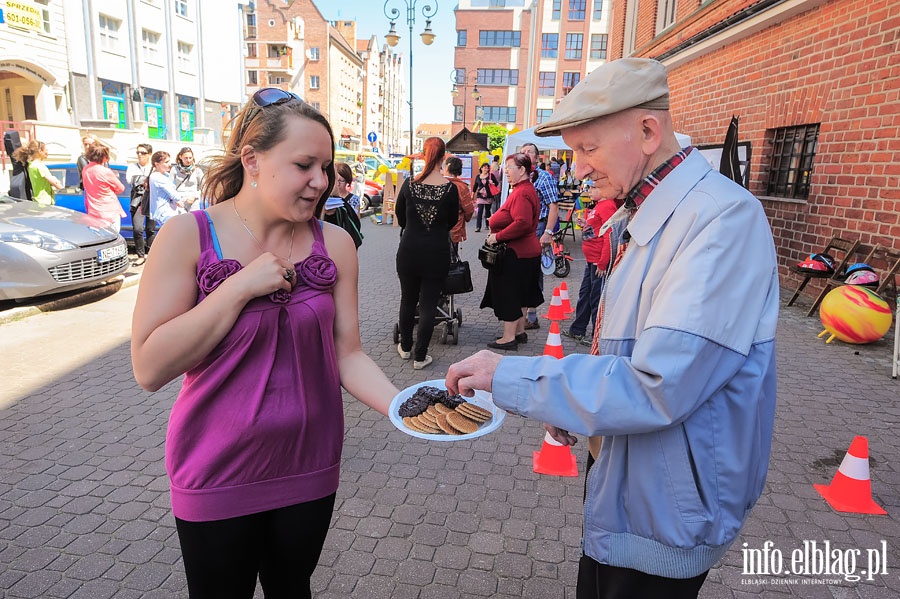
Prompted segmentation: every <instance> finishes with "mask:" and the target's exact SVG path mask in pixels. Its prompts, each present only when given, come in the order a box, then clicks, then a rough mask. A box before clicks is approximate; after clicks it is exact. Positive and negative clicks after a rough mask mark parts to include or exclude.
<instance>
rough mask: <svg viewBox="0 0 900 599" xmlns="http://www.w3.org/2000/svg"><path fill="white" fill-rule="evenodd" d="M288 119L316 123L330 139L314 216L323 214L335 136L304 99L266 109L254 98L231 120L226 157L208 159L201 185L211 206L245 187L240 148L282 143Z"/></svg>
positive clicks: (331, 178)
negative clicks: (325, 181)
mask: <svg viewBox="0 0 900 599" xmlns="http://www.w3.org/2000/svg"><path fill="white" fill-rule="evenodd" d="M288 116H295V117H301V118H305V119H309V120H311V121H315V122H317V123H319V124H320V125H322V126H323V127H325V130H326V131H327V132H328V137H329V138H330V139H331V146H330V147H331V161H330V162H329V163H328V166H327V167H326V168H325V172H326V174H327V175H328V187H327V188H326V189H325V191H324V192H323V194H322V197H321V198H319V201H318V202H317V203H316V209H315V214H319V213H320V212H321V211H322V207H323V206H324V205H325V200H327V199H328V196H330V195H331V190H332V189H334V180H335V179H336V177H335V174H334V133H333V132H332V131H331V125H329V124H328V119H326V118H325V117H324V116H322V113H321V112H319V111H318V110H316V109H315V108H313V107H312V106H310V105H309V104H307V103H306V102H304V101H302V100H296V99H295V100H290V101H288V102H283V103H280V104H270V105H268V106H265V107H263V108H260V107H259V106H257V104H256V102H254V101H253V100H252V99H251V100H250V101H249V102H247V104H246V105H245V106H244V107H243V108H242V109H241V111H240V112H239V113H238V114H237V116H236V117H234V118H233V119H232V120H231V123H230V124H231V132H232V133H231V137H229V138H228V144H227V145H226V146H225V154H224V155H222V156H215V157H213V158H210V159H208V160H205V161H204V163H205V165H207V166H208V170H207V172H206V177H205V178H204V179H203V183H202V185H201V189H200V192H201V196H202V197H207V198H209V200H210V204H217V203H219V202H222V201H225V200H228V199H231V198H233V197H234V196H236V195H237V193H238V192H239V191H240V190H241V186H242V185H243V184H244V165H243V163H242V162H241V148H243V147H244V146H252V147H253V149H255V150H256V151H257V152H265V151H266V150H270V149H272V148H273V147H274V146H276V145H278V144H279V143H281V141H282V140H283V139H284V136H285V131H286V130H287V128H286V127H285V126H284V125H285V120H286V119H287V118H288Z"/></svg>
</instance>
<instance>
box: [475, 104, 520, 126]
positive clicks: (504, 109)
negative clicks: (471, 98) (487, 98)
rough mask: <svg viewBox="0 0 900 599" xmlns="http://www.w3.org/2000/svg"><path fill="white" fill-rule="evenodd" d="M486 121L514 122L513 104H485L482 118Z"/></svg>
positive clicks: (514, 109) (514, 108) (514, 110)
mask: <svg viewBox="0 0 900 599" xmlns="http://www.w3.org/2000/svg"><path fill="white" fill-rule="evenodd" d="M483 120H484V121H485V122H488V123H515V122H516V107H515V106H485V107H484V119H483Z"/></svg>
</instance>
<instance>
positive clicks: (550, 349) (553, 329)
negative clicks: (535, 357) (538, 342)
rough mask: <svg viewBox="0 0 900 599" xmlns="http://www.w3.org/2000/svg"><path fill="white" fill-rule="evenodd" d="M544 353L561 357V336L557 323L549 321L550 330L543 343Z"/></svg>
mask: <svg viewBox="0 0 900 599" xmlns="http://www.w3.org/2000/svg"><path fill="white" fill-rule="evenodd" d="M544 355H545V356H552V357H554V358H562V357H563V347H562V337H560V336H559V323H558V322H557V321H555V320H554V321H551V322H550V332H549V333H547V343H546V344H544Z"/></svg>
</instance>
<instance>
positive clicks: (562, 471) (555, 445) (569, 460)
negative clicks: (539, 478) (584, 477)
mask: <svg viewBox="0 0 900 599" xmlns="http://www.w3.org/2000/svg"><path fill="white" fill-rule="evenodd" d="M532 469H533V470H534V471H535V472H537V473H538V474H551V475H553V476H578V464H577V463H576V462H575V455H574V454H573V453H572V451H571V450H570V449H569V447H568V446H567V445H563V444H561V443H559V442H558V441H557V440H556V439H554V438H553V437H551V436H550V433H547V434H545V435H544V442H543V444H542V445H541V450H540V451H535V452H534V456H533V458H532Z"/></svg>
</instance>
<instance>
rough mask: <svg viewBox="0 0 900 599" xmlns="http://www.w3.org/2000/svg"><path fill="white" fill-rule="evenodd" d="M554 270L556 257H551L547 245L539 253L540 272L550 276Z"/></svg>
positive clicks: (550, 251)
mask: <svg viewBox="0 0 900 599" xmlns="http://www.w3.org/2000/svg"><path fill="white" fill-rule="evenodd" d="M555 270H556V256H554V255H553V249H552V248H551V247H550V246H549V245H545V246H544V249H543V251H541V272H542V273H544V274H545V275H552V274H553V272H554V271H555Z"/></svg>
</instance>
